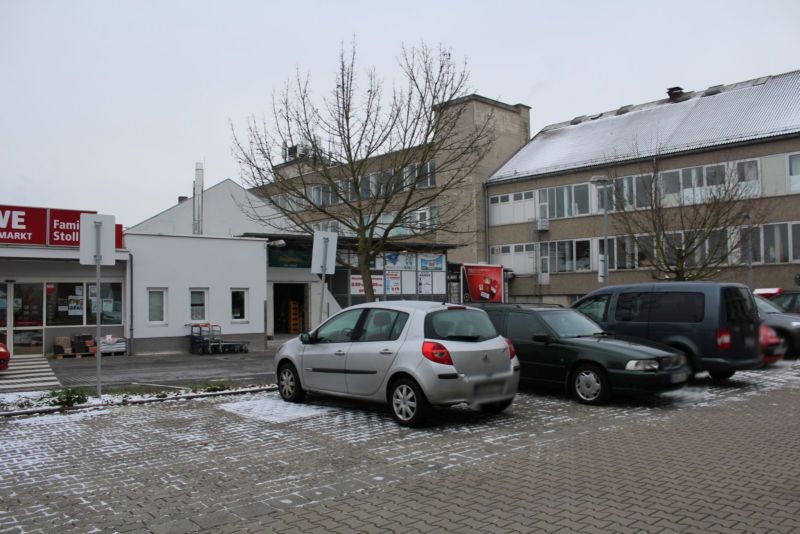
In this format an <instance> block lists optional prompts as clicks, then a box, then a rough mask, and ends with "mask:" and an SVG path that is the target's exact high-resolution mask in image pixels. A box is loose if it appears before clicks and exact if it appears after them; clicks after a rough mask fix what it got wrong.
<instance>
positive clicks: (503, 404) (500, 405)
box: [479, 399, 514, 413]
mask: <svg viewBox="0 0 800 534" xmlns="http://www.w3.org/2000/svg"><path fill="white" fill-rule="evenodd" d="M512 402H514V399H508V400H504V401H498V402H487V403H486V404H481V405H480V407H479V408H480V410H481V411H482V412H489V413H500V412H502V411H503V410H505V409H506V408H508V407H509V406H511V403H512Z"/></svg>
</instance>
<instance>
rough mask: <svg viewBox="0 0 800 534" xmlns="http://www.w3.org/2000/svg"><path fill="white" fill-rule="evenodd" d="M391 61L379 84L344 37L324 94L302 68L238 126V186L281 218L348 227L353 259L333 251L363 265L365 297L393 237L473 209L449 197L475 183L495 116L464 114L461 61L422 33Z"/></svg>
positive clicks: (429, 229)
mask: <svg viewBox="0 0 800 534" xmlns="http://www.w3.org/2000/svg"><path fill="white" fill-rule="evenodd" d="M398 63H399V67H400V73H401V77H400V82H397V83H396V85H395V86H394V87H393V88H392V89H391V90H386V89H385V87H384V84H383V82H382V81H381V80H380V79H379V77H378V75H377V74H376V72H375V70H374V69H369V70H367V72H366V74H365V75H363V76H359V72H358V71H357V62H356V52H355V46H352V47H351V48H349V49H348V48H345V47H344V46H343V47H342V48H341V50H340V53H339V61H338V64H337V69H336V75H335V83H334V85H333V87H332V88H331V90H330V92H329V93H328V95H327V96H324V97H322V98H321V99H320V101H319V104H317V101H316V99H315V96H314V95H313V93H312V90H311V84H310V81H309V78H308V77H303V76H301V75H300V74H298V75H296V76H295V77H294V78H293V79H291V80H290V81H288V82H287V83H286V85H285V87H284V89H283V91H282V92H281V93H280V94H278V95H276V96H275V97H274V98H273V106H272V116H271V118H270V120H269V121H262V122H257V121H256V120H255V119H251V120H250V121H249V123H248V127H247V133H246V135H245V136H241V137H240V136H237V135H236V134H235V132H234V152H235V154H236V156H237V158H238V161H239V164H240V169H241V175H242V181H243V183H244V185H245V186H246V187H248V188H249V189H250V190H251V191H253V192H254V193H256V194H257V195H258V196H259V197H260V198H263V200H264V202H265V203H266V204H268V205H270V206H272V207H273V208H274V209H275V210H276V211H277V213H278V214H280V217H279V219H280V221H281V222H283V223H285V222H286V221H291V224H292V225H293V226H294V227H295V228H296V229H299V230H301V231H304V232H306V233H312V232H313V231H314V229H317V228H320V227H324V228H328V229H333V230H336V231H338V232H339V233H340V234H342V235H344V236H348V237H352V238H353V241H354V245H353V247H354V253H355V256H356V258H357V261H355V262H352V263H349V262H348V260H347V258H344V257H340V259H339V261H340V263H342V265H343V266H344V267H348V268H357V269H358V271H359V272H360V274H361V275H362V279H363V280H364V282H365V283H364V289H365V294H366V298H367V300H368V301H371V300H374V293H373V289H372V285H371V284H370V283H369V280H371V276H370V263H371V262H372V261H373V260H374V259H375V258H376V257H378V256H379V255H381V254H382V253H383V251H384V250H385V249H386V248H387V245H388V244H390V243H402V242H403V241H404V240H409V239H414V238H416V237H419V236H423V237H424V239H425V240H426V241H434V240H435V236H441V235H448V234H454V233H458V232H459V230H460V227H461V226H462V225H461V224H459V222H460V221H463V217H468V216H470V214H469V213H465V212H464V210H463V209H462V208H461V207H459V208H458V209H454V206H455V205H456V203H454V202H452V200H453V198H455V197H456V196H458V195H463V194H467V193H468V194H471V192H472V189H471V187H468V186H470V184H468V183H467V177H468V176H469V175H470V173H471V172H472V170H473V169H474V168H475V167H476V166H477V165H478V163H479V162H480V160H481V159H482V158H483V157H484V156H485V155H486V153H487V152H488V151H489V150H490V149H491V147H492V144H493V142H494V133H493V127H492V123H493V117H492V116H491V115H489V116H487V117H486V118H485V119H483V120H477V121H476V120H473V118H469V120H467V117H465V115H464V113H465V110H466V102H465V99H464V97H466V96H467V95H468V94H469V92H468V85H467V83H468V79H469V74H468V71H467V69H466V63H464V64H461V63H459V62H457V61H456V60H455V59H454V58H453V56H452V54H451V52H450V51H449V50H447V49H444V48H441V47H440V48H438V49H431V48H429V47H428V46H426V45H424V44H423V45H421V46H418V47H412V48H405V47H404V48H403V49H402V53H401V54H400V57H399V60H398ZM251 207H254V206H251ZM248 211H249V213H250V214H251V215H252V214H254V213H255V210H248ZM263 222H264V223H265V224H267V225H269V226H272V227H273V228H281V224H280V223H279V222H278V221H276V220H274V219H273V220H263ZM283 228H284V229H285V226H283Z"/></svg>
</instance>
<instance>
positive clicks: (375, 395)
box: [275, 301, 520, 426]
mask: <svg viewBox="0 0 800 534" xmlns="http://www.w3.org/2000/svg"><path fill="white" fill-rule="evenodd" d="M275 369H277V379H278V390H279V391H280V395H281V397H282V398H283V399H284V400H286V401H288V402H302V401H303V399H304V397H305V393H306V391H314V392H319V393H325V394H330V395H338V396H344V397H351V398H359V399H365V400H371V401H381V402H386V403H388V404H389V405H390V406H391V411H392V416H393V417H394V419H395V420H396V421H397V422H398V423H399V424H401V425H403V426H418V425H419V424H421V423H422V422H423V420H424V419H425V416H426V414H427V412H428V408H429V407H430V406H431V405H437V406H452V405H454V404H460V403H467V404H470V405H472V406H475V407H478V408H480V409H483V410H488V411H493V412H500V411H502V410H505V409H506V408H508V406H510V405H511V402H512V401H513V400H514V396H515V395H516V393H517V386H518V384H519V375H520V366H519V360H517V356H516V353H515V351H514V346H513V344H512V343H511V341H509V340H508V339H506V338H504V337H502V336H500V335H499V334H498V333H497V331H496V330H495V328H494V326H493V325H492V322H491V321H490V320H489V317H488V316H487V315H486V313H485V312H484V311H483V310H479V309H476V308H469V307H466V306H461V305H455V304H446V303H439V302H428V301H391V302H372V303H368V304H360V305H357V306H352V307H350V308H346V309H344V310H342V311H340V312H339V313H337V314H336V315H334V316H333V317H331V318H330V319H328V320H327V321H326V322H325V323H323V324H322V325H321V326H320V327H319V328H317V329H316V330H314V331H313V332H311V333H303V334H300V336H299V337H297V338H295V339H292V340H290V341H288V342H286V343H284V344H283V346H281V348H280V349H279V350H278V352H277V353H276V355H275Z"/></svg>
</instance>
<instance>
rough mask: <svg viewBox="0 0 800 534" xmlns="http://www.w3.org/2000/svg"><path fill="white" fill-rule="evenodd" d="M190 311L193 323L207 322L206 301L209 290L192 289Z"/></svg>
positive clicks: (190, 292)
mask: <svg viewBox="0 0 800 534" xmlns="http://www.w3.org/2000/svg"><path fill="white" fill-rule="evenodd" d="M189 296H190V301H189V311H190V317H191V320H192V321H205V320H206V301H207V300H208V289H192V290H190V291H189Z"/></svg>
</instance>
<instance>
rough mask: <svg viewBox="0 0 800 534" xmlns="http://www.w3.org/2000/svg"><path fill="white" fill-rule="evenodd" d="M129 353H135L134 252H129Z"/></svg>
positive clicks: (130, 354)
mask: <svg viewBox="0 0 800 534" xmlns="http://www.w3.org/2000/svg"><path fill="white" fill-rule="evenodd" d="M128 325H129V326H128V355H129V356H132V355H133V354H134V348H133V341H134V335H133V252H130V251H129V252H128Z"/></svg>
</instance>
